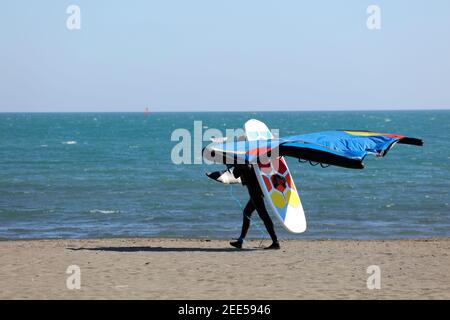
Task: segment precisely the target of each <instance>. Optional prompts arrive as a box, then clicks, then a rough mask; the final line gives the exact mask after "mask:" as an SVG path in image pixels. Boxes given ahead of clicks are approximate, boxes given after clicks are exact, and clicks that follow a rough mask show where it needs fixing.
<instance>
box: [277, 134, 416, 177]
mask: <svg viewBox="0 0 450 320" xmlns="http://www.w3.org/2000/svg"><path fill="white" fill-rule="evenodd" d="M396 143H403V144H411V145H418V146H421V145H423V141H422V140H420V139H416V138H410V137H405V136H400V135H396V134H389V133H379V132H372V131H362V130H359V131H357V130H342V131H324V132H317V133H310V134H304V135H298V136H291V137H286V138H282V139H280V147H279V153H280V155H282V156H290V157H295V158H298V159H303V160H308V161H313V162H318V163H323V164H328V165H336V166H340V167H345V168H353V169H362V168H364V165H363V160H364V158H365V156H366V155H368V154H374V155H376V156H378V157H383V156H385V155H386V154H387V152H388V151H389V150H390V149H391V148H392V147H393V146H394V145H395V144H396Z"/></svg>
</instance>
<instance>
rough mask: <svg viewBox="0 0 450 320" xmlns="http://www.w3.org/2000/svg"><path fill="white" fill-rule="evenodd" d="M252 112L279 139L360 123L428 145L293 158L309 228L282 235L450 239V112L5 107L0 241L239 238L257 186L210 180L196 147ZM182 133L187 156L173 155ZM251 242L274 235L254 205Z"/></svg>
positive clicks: (0, 127) (0, 130)
mask: <svg viewBox="0 0 450 320" xmlns="http://www.w3.org/2000/svg"><path fill="white" fill-rule="evenodd" d="M251 118H254V119H259V120H261V121H263V122H265V123H266V124H267V125H268V126H269V127H270V128H273V129H278V130H279V135H280V136H289V135H294V134H302V133H308V132H317V131H325V130H335V129H338V130H339V129H358V130H372V131H378V132H387V133H397V134H401V135H407V136H411V137H417V138H421V139H423V140H424V142H425V144H424V146H423V147H417V146H410V145H396V146H395V147H394V148H393V149H392V150H391V151H390V152H389V153H388V154H387V156H386V157H384V158H376V157H372V156H368V157H367V158H366V160H365V169H363V170H355V169H345V168H339V167H333V166H330V167H328V168H321V167H320V166H311V165H309V164H307V163H299V162H298V161H297V160H296V159H293V158H287V163H288V165H289V168H290V170H291V172H292V175H293V177H294V181H295V183H296V185H297V188H298V189H299V191H300V197H301V201H302V203H303V207H304V210H305V214H306V218H307V223H308V228H307V230H306V232H305V233H302V234H291V233H288V232H287V231H285V230H284V229H283V228H282V226H281V224H280V223H279V222H278V221H277V220H276V219H275V218H274V222H275V226H276V230H277V232H278V234H279V236H280V238H281V239H291V238H298V239H399V238H423V237H449V236H450V207H449V203H450V195H449V190H450V135H449V132H450V111H445V110H441V111H439V110H428V111H358V112H356V111H339V112H337V111H336V112H325V111H324V112H199V113H188V112H180V113H175V112H174V113H156V112H149V113H148V112H147V113H144V112H142V113H0V139H1V144H0V239H3V240H5V239H47V238H48V239H51V238H52V239H53V238H113V237H181V238H203V239H231V238H235V237H237V236H238V235H239V232H240V226H241V223H242V206H243V205H245V203H246V201H247V200H248V193H247V191H246V189H245V187H242V186H240V185H233V186H230V185H223V184H221V183H218V182H215V181H213V180H210V179H208V178H207V177H206V175H205V173H206V172H208V171H215V170H221V169H223V166H221V165H217V164H216V165H211V164H205V163H195V162H199V161H198V154H197V153H196V151H198V144H197V150H195V149H196V148H195V147H194V146H195V145H196V142H195V141H198V139H200V141H201V140H202V137H203V135H204V134H205V133H206V132H207V131H208V130H210V129H215V130H219V131H220V132H223V134H224V135H225V130H226V129H238V128H241V127H242V125H243V124H244V122H245V121H246V120H248V119H251ZM195 128H196V129H195ZM177 129H179V130H177ZM199 134H200V138H199ZM195 139H197V140H195ZM181 141H182V142H183V143H184V145H187V146H188V147H186V148H185V149H184V150H183V152H182V153H180V152H175V155H176V154H178V155H183V158H184V159H188V158H190V159H192V161H185V162H188V163H178V162H179V161H177V160H175V161H174V156H173V155H174V148H177V146H178V147H179V146H180V142H181ZM208 143H209V142H208V141H203V146H205V145H206V144H208ZM189 146H190V147H189ZM175 150H178V149H175ZM184 152H186V153H184ZM189 162H191V163H189ZM249 238H255V239H256V238H258V239H265V238H268V235H267V233H266V232H265V229H264V225H263V224H262V222H261V220H260V219H259V217H258V215H257V214H256V213H255V214H254V215H253V216H252V227H251V229H250V232H249Z"/></svg>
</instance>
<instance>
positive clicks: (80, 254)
mask: <svg viewBox="0 0 450 320" xmlns="http://www.w3.org/2000/svg"><path fill="white" fill-rule="evenodd" d="M264 244H265V245H268V244H269V242H268V241H265V243H264ZM258 245H259V241H252V242H248V243H247V246H248V247H249V249H247V250H242V251H239V250H235V249H232V248H229V246H228V242H226V241H219V240H212V241H205V240H203V241H202V240H186V239H100V240H33V241H0V261H1V264H0V298H3V299H111V298H112V299H197V298H202V299H349V298H355V299H449V298H450V272H449V271H450V256H449V253H450V250H449V249H450V238H444V239H420V240H419V239H417V240H412V239H411V240H386V241H354V240H348V241H335V240H329V241H328V240H324V241H306V240H289V241H284V242H282V250H279V251H265V250H262V249H260V248H259V247H258ZM69 265H78V266H79V267H80V269H81V289H80V290H76V289H75V290H69V289H67V287H66V279H67V277H68V276H69V275H68V274H66V269H67V267H68V266H69ZM370 265H378V266H379V267H380V270H381V289H379V290H377V289H374V290H369V289H368V288H367V284H366V281H367V278H368V277H369V274H367V273H366V272H367V267H368V266H370Z"/></svg>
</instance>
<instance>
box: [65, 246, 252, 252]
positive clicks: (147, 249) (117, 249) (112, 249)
mask: <svg viewBox="0 0 450 320" xmlns="http://www.w3.org/2000/svg"><path fill="white" fill-rule="evenodd" d="M67 249H68V250H72V251H79V250H90V251H109V252H245V251H254V250H258V249H255V248H248V249H247V248H246V249H240V250H239V249H235V248H198V247H194V248H177V247H94V248H83V247H81V248H67Z"/></svg>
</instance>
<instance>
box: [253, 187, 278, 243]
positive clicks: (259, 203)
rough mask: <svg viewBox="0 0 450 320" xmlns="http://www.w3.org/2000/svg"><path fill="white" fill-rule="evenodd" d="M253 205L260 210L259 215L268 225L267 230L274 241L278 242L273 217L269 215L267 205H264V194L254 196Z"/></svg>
mask: <svg viewBox="0 0 450 320" xmlns="http://www.w3.org/2000/svg"><path fill="white" fill-rule="evenodd" d="M252 200H253V205H254V206H255V208H256V211H257V212H258V215H259V217H260V218H261V220H262V221H263V222H264V225H265V226H266V229H267V232H268V233H269V235H270V238H271V239H272V242H274V243H278V237H277V235H276V233H275V228H274V226H273V222H272V219H271V218H270V216H269V213H268V212H267V209H266V206H265V205H264V199H263V197H262V196H259V197H254V198H252Z"/></svg>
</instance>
